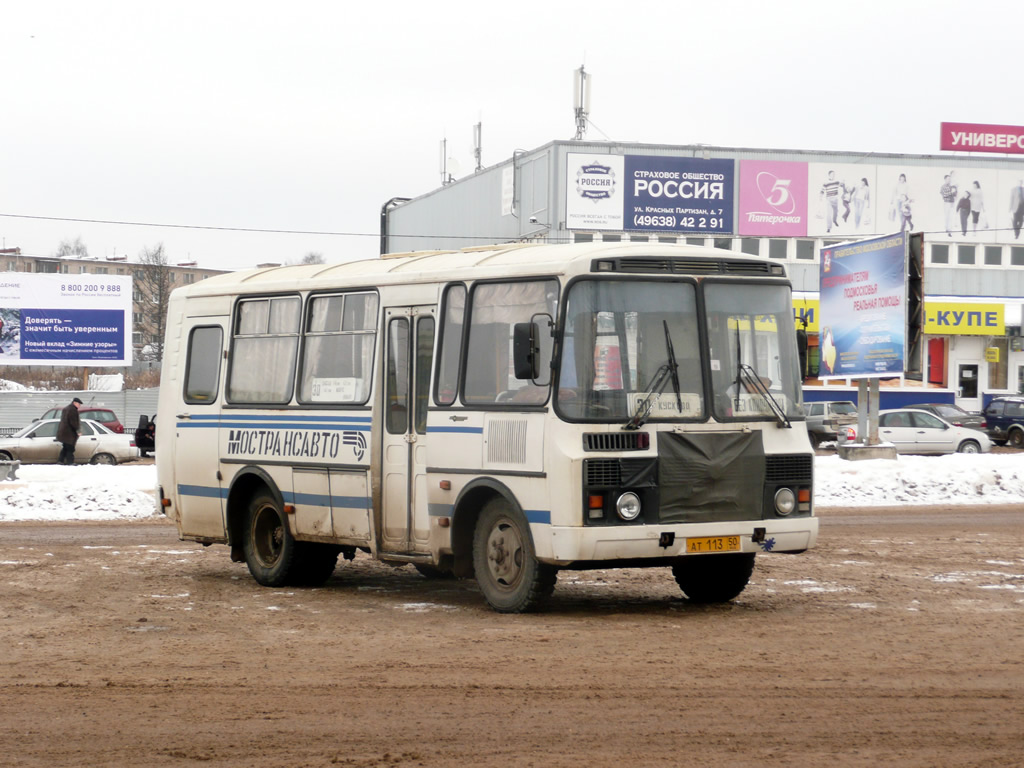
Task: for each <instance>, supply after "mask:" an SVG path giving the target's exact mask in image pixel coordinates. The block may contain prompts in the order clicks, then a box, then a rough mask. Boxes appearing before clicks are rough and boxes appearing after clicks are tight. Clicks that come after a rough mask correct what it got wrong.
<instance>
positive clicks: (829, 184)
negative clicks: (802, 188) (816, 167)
mask: <svg viewBox="0 0 1024 768" xmlns="http://www.w3.org/2000/svg"><path fill="white" fill-rule="evenodd" d="M845 188H846V187H845V185H844V184H843V182H841V181H839V179H837V178H836V172H835V171H829V172H828V179H827V180H826V181H825V183H824V184H822V185H821V199H822V202H823V204H824V206H823V207H824V214H825V231H826V232H829V233H831V232H832V227H836V228H838V227H839V200H840V198H841V197H842V194H843V190H844V189H845ZM843 221H846V217H843Z"/></svg>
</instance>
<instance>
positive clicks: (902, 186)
mask: <svg viewBox="0 0 1024 768" xmlns="http://www.w3.org/2000/svg"><path fill="white" fill-rule="evenodd" d="M913 202H914V200H913V198H912V197H911V196H910V185H909V184H908V183H907V174H905V173H901V174H900V177H899V179H898V180H897V181H896V186H895V187H893V190H892V200H891V202H890V204H889V220H890V221H893V222H895V223H897V224H899V227H900V232H907V231H910V230H912V229H913V228H914V213H913V209H912V205H913Z"/></svg>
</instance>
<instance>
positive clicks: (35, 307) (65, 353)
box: [0, 272, 132, 366]
mask: <svg viewBox="0 0 1024 768" xmlns="http://www.w3.org/2000/svg"><path fill="white" fill-rule="evenodd" d="M131 331H132V279H131V277H130V276H125V275H116V276H115V275H95V274H80V275H69V274H53V275H51V274H36V273H26V272H7V273H3V274H2V275H0V365H97V366H125V365H131V363H132V345H131Z"/></svg>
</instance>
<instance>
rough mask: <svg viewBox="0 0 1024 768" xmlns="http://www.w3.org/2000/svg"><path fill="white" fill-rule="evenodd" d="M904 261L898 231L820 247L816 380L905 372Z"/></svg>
mask: <svg viewBox="0 0 1024 768" xmlns="http://www.w3.org/2000/svg"><path fill="white" fill-rule="evenodd" d="M906 263H907V235H906V233H902V232H901V233H900V234H898V235H887V236H885V237H878V238H874V239H871V240H862V241H860V242H857V243H846V244H843V245H836V246H831V247H829V248H823V249H822V250H821V273H820V274H821V289H820V294H819V297H820V306H819V312H820V319H819V326H820V331H819V343H820V346H821V366H820V369H819V376H820V378H822V379H837V378H858V379H862V378H891V377H897V376H900V375H902V374H903V371H904V360H905V342H906V329H907V313H906V299H907V284H906V282H907V281H906V275H907V267H906Z"/></svg>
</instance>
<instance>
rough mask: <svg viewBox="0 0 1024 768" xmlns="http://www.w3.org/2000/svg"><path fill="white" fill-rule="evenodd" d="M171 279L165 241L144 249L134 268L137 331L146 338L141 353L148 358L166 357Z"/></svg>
mask: <svg viewBox="0 0 1024 768" xmlns="http://www.w3.org/2000/svg"><path fill="white" fill-rule="evenodd" d="M171 282H172V281H171V269H170V267H169V265H168V263H167V253H166V252H165V251H164V244H163V243H159V244H157V245H156V246H154V247H152V248H143V249H142V250H141V251H140V252H139V263H138V265H137V266H136V267H135V270H134V289H135V302H134V304H135V307H137V311H138V314H139V319H138V322H137V323H136V324H135V330H136V331H137V332H139V334H140V335H141V337H142V348H141V350H140V356H141V357H142V359H144V360H162V359H163V356H164V331H165V330H166V328H167V302H168V300H169V299H170V297H171V290H172V289H173V286H172V284H171Z"/></svg>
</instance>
